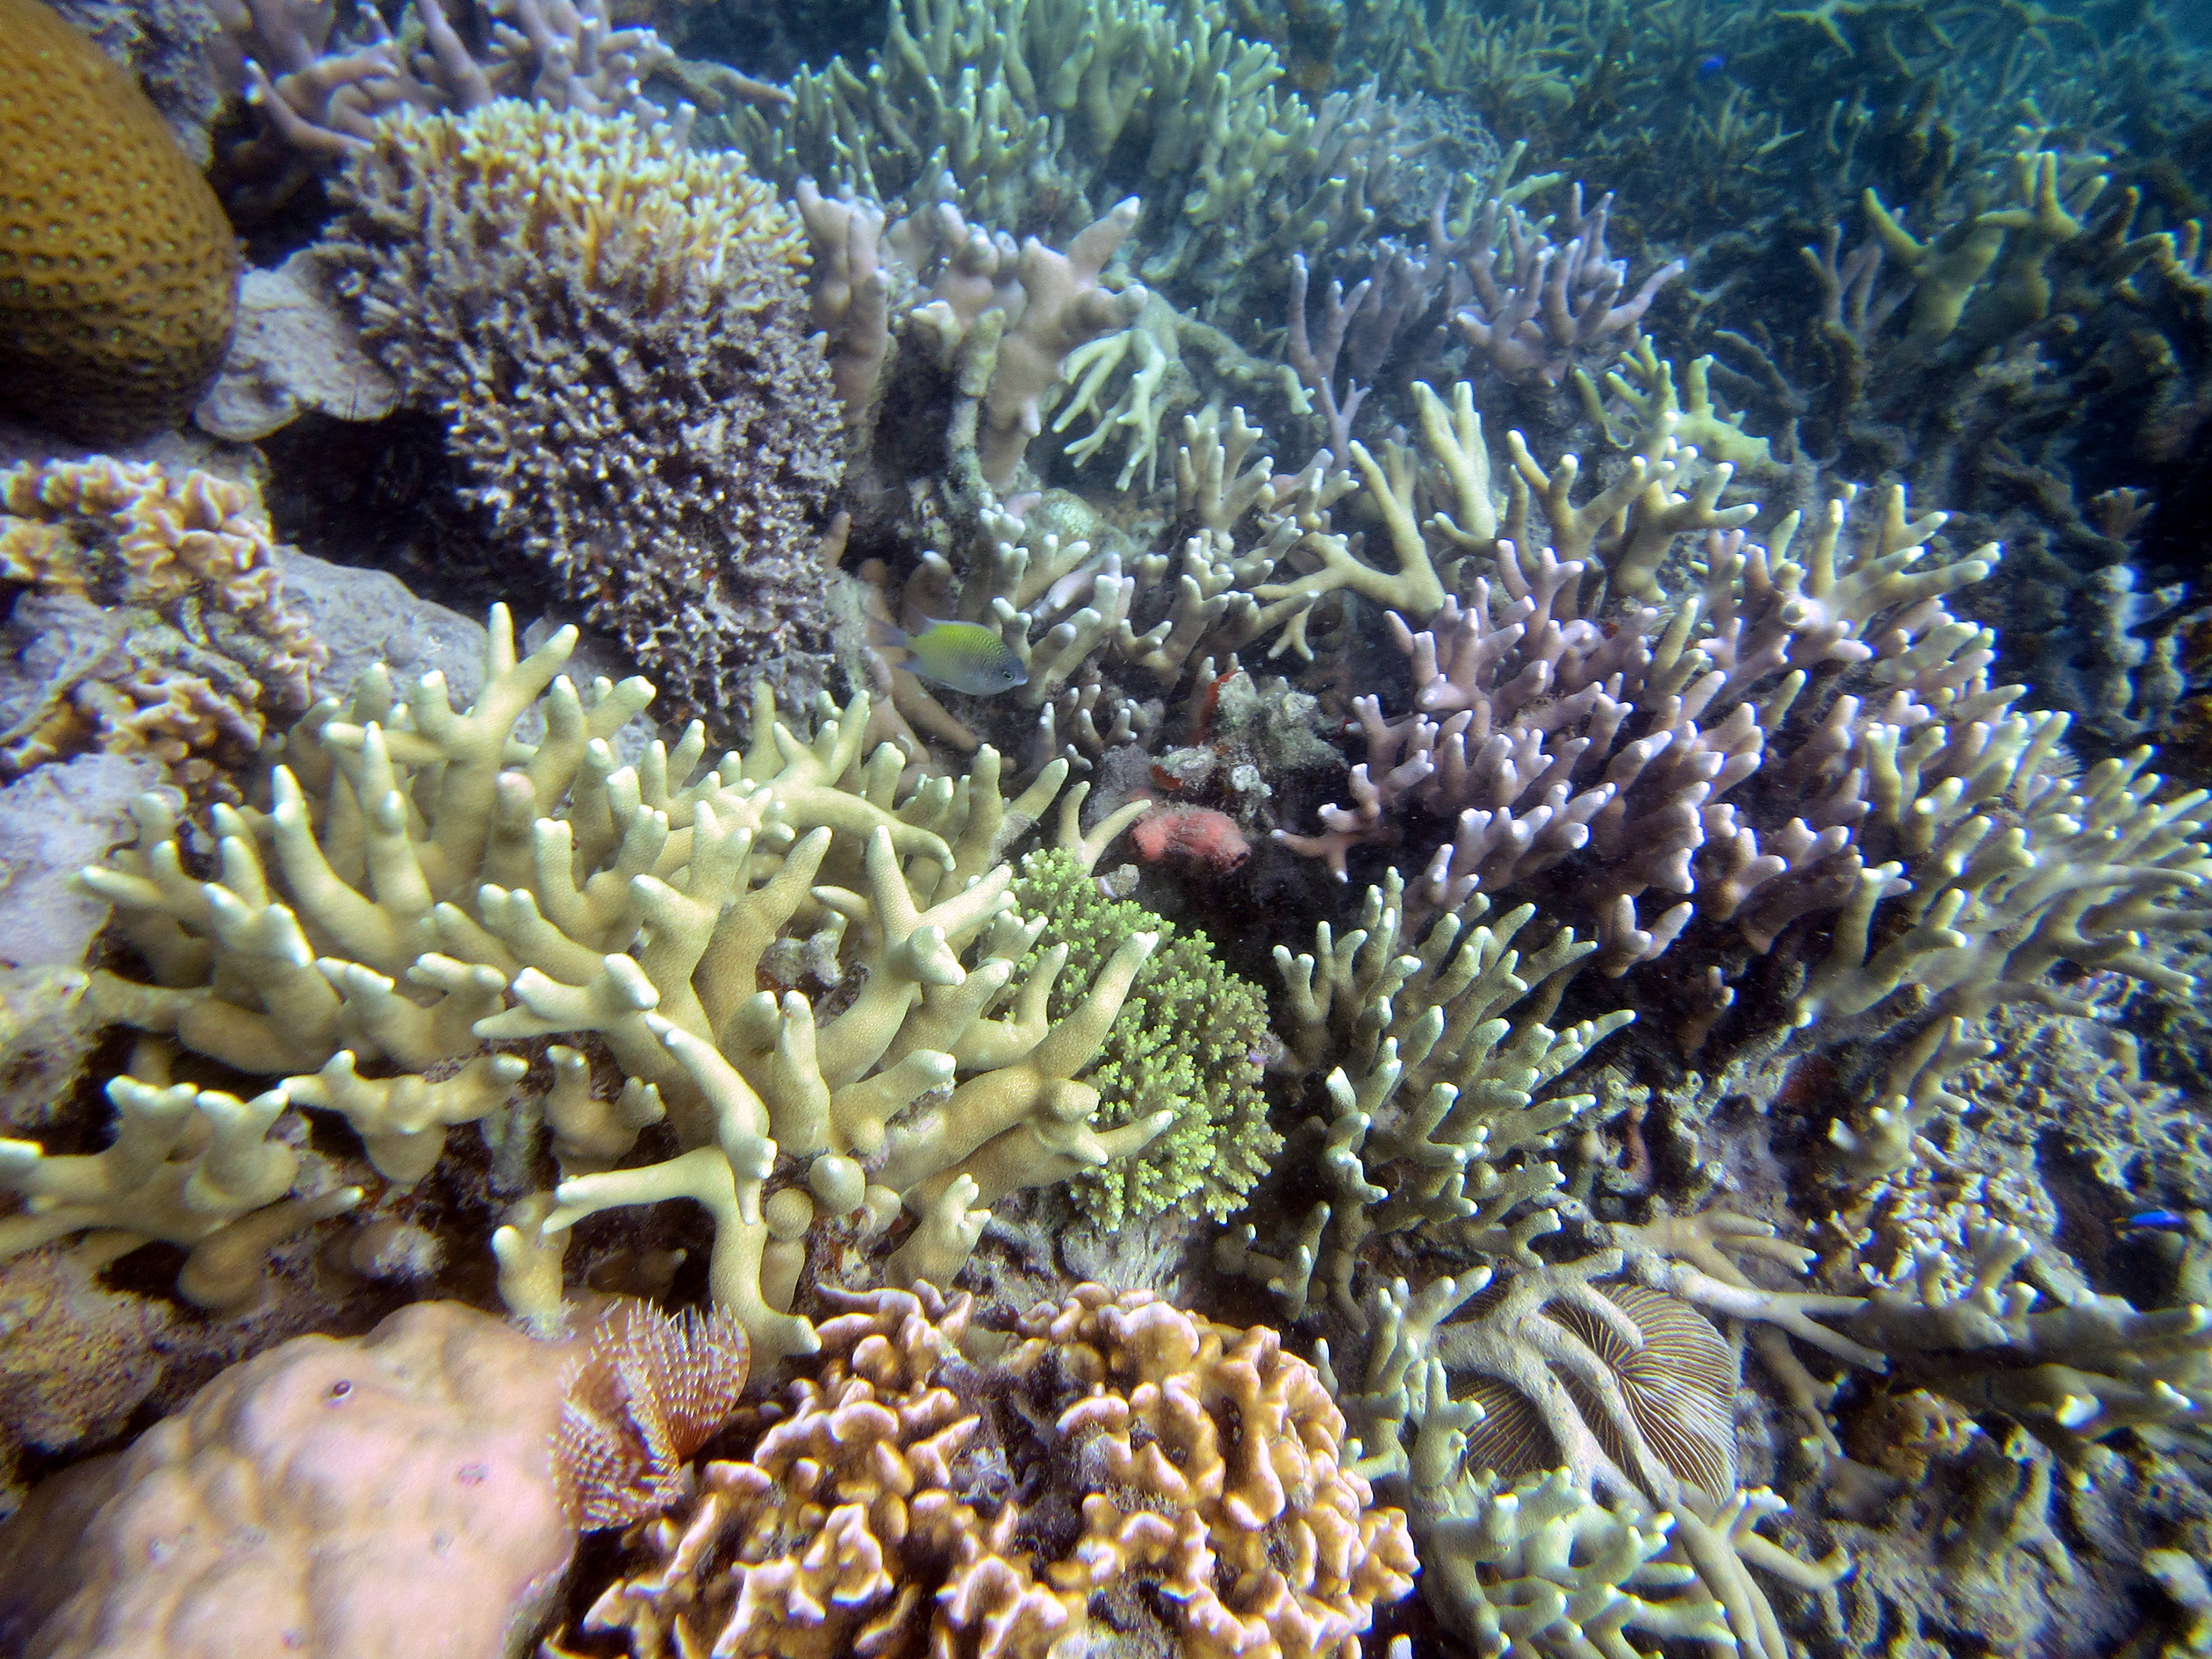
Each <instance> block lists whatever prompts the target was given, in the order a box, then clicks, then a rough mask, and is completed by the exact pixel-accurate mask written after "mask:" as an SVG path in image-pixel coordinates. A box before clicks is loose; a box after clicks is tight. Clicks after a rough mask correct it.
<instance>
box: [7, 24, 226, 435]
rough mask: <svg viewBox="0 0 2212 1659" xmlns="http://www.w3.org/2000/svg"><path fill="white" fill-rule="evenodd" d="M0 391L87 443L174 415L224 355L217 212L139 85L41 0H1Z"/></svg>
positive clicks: (18, 409) (157, 425) (165, 423)
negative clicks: (4, 89) (3, 96)
mask: <svg viewBox="0 0 2212 1659" xmlns="http://www.w3.org/2000/svg"><path fill="white" fill-rule="evenodd" d="M0 84H4V85H5V86H6V87H7V89H8V96H7V97H6V99H5V100H4V101H0V399H4V400H5V403H6V405H7V406H8V408H9V410H10V412H11V413H16V414H18V415H21V416H24V417H26V418H28V419H31V420H37V421H39V422H40V423H42V424H44V425H46V426H48V427H53V428H54V430H55V431H57V432H61V433H63V434H65V435H68V436H71V437H75V438H80V439H83V440H85V441H87V442H115V441H119V440H124V439H128V438H133V437H140V436H143V435H147V434H148V433H153V432H158V431H161V430H162V429H163V428H164V427H170V426H174V425H175V424H176V422H177V421H179V420H182V419H183V416H184V414H185V412H186V411H188V410H189V409H190V407H191V406H192V403H193V401H194V400H195V399H197V397H198V396H199V393H200V391H201V390H202V389H203V388H204V387H205V385H206V384H207V382H208V381H209V380H210V379H211V378H212V377H213V375H214V373H215V370H216V369H217V368H218V367H219V365H220V364H221V363H222V360H223V353H224V350H225V349H226V347H227V346H228V344H229V342H230V333H231V320H232V315H233V308H234V305H235V302H236V297H237V289H238V245H237V241H236V240H235V239H234V238H233V236H232V234H231V228H230V225H229V222H228V221H227V220H226V219H224V217H223V210H222V208H221V206H220V205H219V204H218V203H217V201H216V199H215V193H214V192H213V191H212V190H210V189H208V187H207V182H206V180H205V179H203V178H202V177H201V176H199V174H198V172H197V170H195V169H194V168H193V167H192V164H191V162H190V161H188V160H187V159H186V158H185V156H184V154H183V152H182V151H181V150H179V149H178V148H177V147H176V140H175V139H173V138H172V137H171V136H170V135H169V127H168V126H167V125H166V124H164V123H163V121H162V118H161V116H160V115H159V114H158V113H156V112H155V111H154V106H153V104H151V103H149V102H148V101H147V97H146V95H145V94H144V93H143V92H141V91H140V90H139V88H138V86H137V84H136V83H134V82H133V81H132V79H131V78H130V76H128V75H126V74H124V73H123V71H122V70H120V69H119V68H116V67H115V65H113V64H112V63H110V62H109V61H108V60H107V59H106V58H105V57H104V56H102V55H101V54H100V51H99V49H98V48H97V47H95V46H94V45H93V44H92V43H91V42H90V40H88V39H85V38H84V37H83V35H81V34H79V33H78V32H76V31H75V30H74V29H72V28H71V27H69V25H67V24H66V23H63V22H62V21H61V18H59V17H58V16H56V15H55V14H54V12H53V11H51V10H49V9H48V8H47V6H45V5H43V4H40V3H39V0H0Z"/></svg>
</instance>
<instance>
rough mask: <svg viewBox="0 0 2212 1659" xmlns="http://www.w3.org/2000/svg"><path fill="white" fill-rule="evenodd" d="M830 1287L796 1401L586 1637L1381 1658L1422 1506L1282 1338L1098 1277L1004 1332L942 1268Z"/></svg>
mask: <svg viewBox="0 0 2212 1659" xmlns="http://www.w3.org/2000/svg"><path fill="white" fill-rule="evenodd" d="M827 1294H828V1295H830V1297H831V1298H832V1300H833V1302H834V1303H835V1304H836V1305H837V1306H840V1307H842V1308H844V1310H846V1311H844V1312H843V1313H841V1314H840V1315H838V1316H837V1317H836V1318H830V1319H828V1320H825V1321H823V1322H822V1325H821V1326H820V1334H821V1338H822V1349H821V1354H820V1355H819V1357H818V1358H816V1359H815V1360H812V1361H807V1362H806V1364H807V1367H808V1373H807V1375H802V1376H801V1377H800V1378H799V1379H798V1380H797V1381H796V1382H794V1383H793V1384H792V1385H791V1388H790V1392H789V1404H785V1405H774V1404H771V1405H765V1406H760V1407H757V1408H754V1409H753V1410H752V1411H751V1412H749V1413H746V1414H743V1415H741V1417H740V1419H739V1422H740V1429H739V1433H740V1434H741V1436H742V1437H743V1438H744V1439H745V1440H747V1441H749V1445H750V1449H749V1450H748V1452H747V1454H746V1455H745V1457H743V1459H741V1460H736V1461H728V1462H722V1461H715V1462H708V1463H707V1464H706V1465H705V1467H704V1469H703V1470H702V1471H701V1474H700V1495H699V1497H698V1498H697V1500H696V1502H695V1503H694V1504H693V1505H692V1506H691V1508H690V1511H689V1512H688V1513H679V1514H678V1515H676V1516H672V1517H670V1518H668V1519H660V1520H655V1521H650V1522H648V1523H646V1524H645V1525H643V1526H640V1527H638V1528H636V1530H635V1531H634V1532H633V1533H632V1534H631V1536H630V1537H629V1539H628V1540H627V1543H628V1546H629V1548H630V1549H631V1551H632V1552H633V1553H632V1554H631V1555H630V1556H629V1562H630V1566H629V1576H625V1577H622V1578H621V1579H618V1580H617V1581H616V1582H615V1583H614V1584H611V1585H609V1586H608V1588H607V1590H606V1591H604V1592H603V1593H602V1594H601V1595H600V1597H599V1598H598V1600H597V1601H596V1602H595V1603H594V1604H593V1606H592V1608H591V1611H590V1612H589V1613H588V1614H587V1615H586V1616H585V1626H584V1627H585V1631H587V1632H592V1631H621V1632H622V1633H623V1634H625V1635H626V1636H627V1638H628V1643H629V1648H630V1651H631V1653H632V1654H633V1655H636V1659H660V1656H661V1655H674V1654H696V1653H706V1652H708V1651H709V1650H711V1651H713V1652H714V1653H715V1654H716V1655H722V1656H723V1659H752V1656H753V1655H763V1656H764V1659H765V1655H775V1659H813V1656H814V1655H822V1659H829V1656H830V1655H842V1654H848V1653H864V1654H869V1655H895V1654H913V1655H920V1654H923V1653H925V1652H926V1653H929V1654H930V1655H937V1656H939V1659H1045V1656H1046V1655H1065V1654H1073V1653H1082V1652H1090V1651H1095V1650H1097V1644H1098V1643H1099V1642H1102V1641H1106V1642H1111V1641H1114V1639H1115V1638H1116V1637H1117V1636H1118V1637H1123V1638H1126V1642H1125V1644H1124V1645H1125V1646H1126V1649H1127V1651H1129V1652H1131V1653H1139V1652H1142V1653H1151V1652H1160V1653H1168V1652H1174V1653H1178V1654H1181V1655H1187V1656H1189V1659H1216V1656H1217V1655H1218V1656H1220V1659H1226V1655H1243V1656H1244V1659H1322V1656H1323V1655H1327V1656H1328V1659H1359V1655H1360V1653H1361V1641H1360V1637H1361V1633H1363V1632H1364V1631H1366V1630H1367V1628H1368V1625H1369V1623H1370V1621H1371V1620H1372V1617H1373V1612H1374V1609H1375V1605H1376V1604H1378V1603H1384V1602H1389V1601H1392V1600H1395V1599H1397V1598H1399V1597H1401V1596H1403V1595H1404V1594H1405V1593H1406V1592H1407V1591H1408V1590H1410V1589H1411V1585H1412V1573H1413V1570H1414V1561H1413V1551H1412V1546H1411V1541H1410V1540H1409V1539H1408V1537H1407V1534H1406V1530H1405V1522H1404V1517H1403V1516H1402V1515H1400V1514H1399V1513H1398V1512H1397V1511H1396V1510H1390V1509H1377V1508H1375V1506H1374V1505H1373V1502H1372V1493H1371V1491H1370V1490H1369V1488H1368V1483H1367V1482H1366V1481H1365V1480H1364V1479H1362V1478H1361V1476H1358V1475H1356V1474H1354V1473H1353V1472H1351V1471H1350V1470H1348V1469H1344V1468H1343V1467H1341V1466H1340V1464H1339V1461H1338V1460H1339V1451H1340V1447H1341V1446H1342V1442H1343V1437H1344V1419H1343V1418H1342V1416H1341V1415H1340V1414H1339V1411H1337V1408H1336V1406H1335V1404H1334V1403H1333V1402H1332V1401H1331V1400H1330V1398H1329V1397H1328V1394H1327V1391H1326V1390H1325V1388H1324V1387H1323V1386H1322V1383H1321V1380H1320V1378H1319V1376H1318V1375H1317V1374H1316V1373H1315V1371H1314V1369H1313V1368H1312V1367H1311V1366H1310V1365H1308V1364H1307V1363H1306V1362H1305V1361H1303V1360H1300V1359H1298V1358H1296V1357H1295V1356H1294V1355H1291V1354H1285V1353H1283V1352H1282V1346H1281V1341H1280V1339H1279V1338H1278V1336H1277V1334H1276V1333H1275V1332H1274V1331H1272V1330H1269V1329H1267V1328H1265V1327H1255V1328H1253V1329H1251V1330H1239V1329H1238V1328H1236V1327H1234V1326H1231V1325H1216V1324H1214V1323H1213V1322H1212V1321H1211V1320H1209V1319H1205V1318H1200V1317H1198V1316H1197V1315H1195V1314H1190V1313H1185V1312H1182V1311H1180V1310H1178V1309H1176V1308H1174V1307H1172V1306H1170V1305H1169V1304H1167V1303H1165V1302H1162V1301H1160V1299H1159V1298H1158V1297H1156V1296H1153V1294H1152V1293H1151V1292H1149V1291H1126V1292H1124V1293H1122V1294H1121V1295H1119V1296H1116V1295H1115V1294H1113V1293H1112V1292H1110V1291H1108V1290H1105V1289H1102V1288H1101V1287H1100V1286H1097V1285H1082V1286H1079V1287H1078V1288H1077V1289H1075V1290H1074V1292H1073V1293H1072V1294H1071V1295H1070V1296H1068V1298H1067V1300H1066V1301H1065V1302H1063V1303H1060V1304H1050V1303H1048V1304H1044V1305H1042V1306H1040V1307H1039V1308H1038V1310H1037V1311H1035V1312H1033V1313H1031V1314H1030V1315H1029V1316H1028V1317H1027V1318H1023V1319H1022V1320H1020V1321H1018V1322H1017V1323H1016V1325H1015V1327H1014V1328H1013V1329H1012V1330H1011V1331H1005V1332H1001V1331H988V1330H984V1329H982V1328H980V1326H979V1325H977V1324H976V1323H975V1322H974V1320H973V1300H972V1298H970V1297H968V1296H965V1295H963V1296H954V1297H952V1298H951V1299H950V1300H947V1299H945V1298H944V1297H942V1296H939V1295H938V1294H937V1292H936V1291H935V1290H934V1289H931V1288H930V1287H929V1286H928V1285H926V1284H925V1285H917V1286H916V1288H915V1289H914V1290H913V1291H912V1292H908V1291H899V1290H885V1291H879V1292H876V1293H873V1294H872V1295H867V1296H850V1295H840V1294H838V1293H837V1292H834V1291H833V1292H829V1293H827ZM1071 1473H1072V1474H1073V1476H1074V1479H1073V1480H1071V1478H1070V1477H1071ZM1116 1650H1117V1651H1119V1650H1121V1648H1120V1646H1119V1645H1117V1648H1116Z"/></svg>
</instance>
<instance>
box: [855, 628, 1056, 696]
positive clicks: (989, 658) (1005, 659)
mask: <svg viewBox="0 0 2212 1659" xmlns="http://www.w3.org/2000/svg"><path fill="white" fill-rule="evenodd" d="M879 632H880V634H881V637H880V639H878V641H877V642H876V643H878V644H879V645H883V646H888V647H891V648H894V649H895V650H903V651H905V652H906V654H907V658H906V661H905V662H904V663H902V664H900V666H901V667H902V668H904V669H905V670H906V671H907V672H909V674H912V675H913V676H915V678H916V679H926V680H930V681H932V682H934V683H935V684H937V685H939V686H950V687H951V688H952V690H954V691H964V692H972V693H974V694H975V695H976V696H978V697H990V696H995V695H996V694H997V693H1000V692H1004V691H1012V690H1013V689H1014V688H1015V687H1016V686H1019V685H1021V684H1023V682H1024V681H1026V680H1027V679H1029V671H1028V670H1027V669H1025V668H1023V666H1022V659H1021V658H1020V657H1016V656H1015V655H1014V652H1013V649H1012V648H1011V647H1010V646H1009V645H1008V644H1007V643H1006V642H1005V641H1004V640H1002V639H1001V638H1000V637H999V636H998V631H997V630H996V629H995V628H985V627H984V626H983V625H982V624H981V623H980V622H939V621H933V620H931V619H930V618H928V617H924V618H923V622H922V629H921V631H920V632H919V633H916V634H908V633H905V632H902V631H901V629H899V628H893V627H890V626H889V625H888V624H880V625H879Z"/></svg>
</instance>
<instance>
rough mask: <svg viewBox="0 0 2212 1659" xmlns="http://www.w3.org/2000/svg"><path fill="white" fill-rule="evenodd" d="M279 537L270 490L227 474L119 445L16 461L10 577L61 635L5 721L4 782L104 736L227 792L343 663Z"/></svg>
mask: <svg viewBox="0 0 2212 1659" xmlns="http://www.w3.org/2000/svg"><path fill="white" fill-rule="evenodd" d="M273 540H274V538H273V536H272V535H271V533H270V531H269V520H268V516H267V515H266V514H264V513H263V512H262V506H261V502H260V501H259V499H256V497H255V494H254V492H253V491H252V490H251V489H250V488H248V487H247V486H246V485H241V484H234V483H232V482H230V481H229V480H227V479H224V478H217V477H215V476H214V475H212V473H207V472H200V471H177V472H172V471H170V470H167V469H165V468H163V467H162V466H159V465H156V464H154V463H151V462H137V463H124V462H118V461H113V460H110V459H108V458H107V457H106V456H96V457H94V458H93V459H91V460H89V461H50V462H47V463H43V464H39V465H29V464H26V465H24V466H18V467H14V468H11V469H10V470H7V471H5V472H4V473H0V582H5V583H8V584H10V585H19V586H21V587H23V588H25V589H27V590H28V592H27V593H23V594H19V595H18V596H17V598H16V600H15V605H16V621H17V624H18V626H19V627H25V628H32V629H35V630H37V631H39V632H40V633H42V634H44V635H45V636H46V639H47V643H49V644H50V645H53V646H56V647H60V648H61V661H60V662H59V664H56V666H55V667H54V669H53V670H51V671H50V672H47V675H46V676H45V683H44V685H43V686H41V687H40V691H41V693H42V695H41V696H40V697H39V699H38V700H35V701H33V702H31V703H29V704H28V705H27V706H25V707H18V708H17V709H15V710H13V711H11V712H12V714H13V716H14V720H13V723H12V724H11V725H10V726H8V727H6V728H5V729H0V779H7V778H12V777H14V776H16V775H17V774H18V773H19V772H24V771H26V770H28V769H29V768H30V767H32V766H33V765H38V764H39V762H40V761H44V760H49V759H52V758H55V757H57V756H66V755H69V754H73V753H78V752H82V751H84V750H87V749H96V750H105V751H112V752H116V753H122V754H142V755H150V756H152V757H153V758H155V759H157V760H159V761H162V763H164V764H165V765H167V766H169V769H170V772H171V775H172V776H173V777H174V778H175V779H176V781H177V782H178V783H180V784H182V785H183V786H186V787H187V788H189V789H190V790H192V791H193V792H194V793H195V794H203V793H208V792H219V791H220V790H221V789H223V788H224V787H225V786H226V784H225V779H224V769H225V768H226V767H235V766H238V765H244V764H247V763H249V762H250V761H251V760H252V758H253V756H254V754H255V751H256V750H257V749H258V748H259V747H260V745H261V742H262V737H263V736H265V735H266V732H267V729H268V728H269V726H270V725H272V724H276V725H281V724H284V723H287V722H290V721H291V720H294V719H297V718H298V716H299V715H300V714H301V713H302V712H303V711H304V710H305V708H306V707H307V704H308V701H309V700H310V697H311V695H312V691H311V687H312V681H313V677H314V675H315V673H316V672H317V671H318V670H320V668H321V667H322V665H323V664H324V663H325V662H326V661H327V660H328V652H327V650H325V649H324V647H323V644H322V643H321V642H320V640H318V639H316V638H314V636H312V634H311V633H310V631H309V629H308V628H307V625H306V623H305V621H303V620H302V619H301V618H300V617H299V615H298V614H297V613H296V612H294V611H293V610H291V608H290V607H287V606H286V605H285V603H284V590H283V584H282V583H281V582H280V581H279V579H278V578H277V564H276V557H275V554H274V552H273V550H272V545H271V544H272V542H273ZM64 642H66V644H64Z"/></svg>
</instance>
